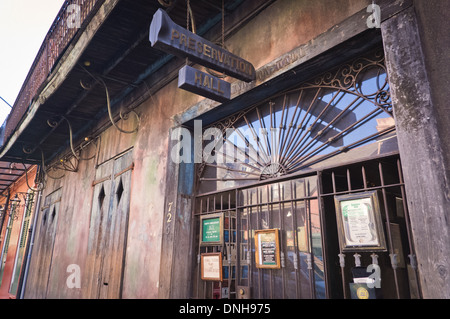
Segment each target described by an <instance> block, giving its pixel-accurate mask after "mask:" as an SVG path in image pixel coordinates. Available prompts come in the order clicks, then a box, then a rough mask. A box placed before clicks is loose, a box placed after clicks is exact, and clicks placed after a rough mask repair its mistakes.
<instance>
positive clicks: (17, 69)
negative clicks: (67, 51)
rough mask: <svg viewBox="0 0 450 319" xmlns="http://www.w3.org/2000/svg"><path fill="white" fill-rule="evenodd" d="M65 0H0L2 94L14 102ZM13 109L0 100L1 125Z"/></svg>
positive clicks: (0, 85)
mask: <svg viewBox="0 0 450 319" xmlns="http://www.w3.org/2000/svg"><path fill="white" fill-rule="evenodd" d="M63 3H64V0H0V96H1V97H3V98H4V99H5V100H6V101H8V103H9V104H11V105H13V104H14V101H15V100H16V97H17V95H18V94H19V91H20V89H21V87H22V84H23V82H24V81H25V78H26V76H27V74H28V71H29V70H30V67H31V64H32V63H33V61H34V58H35V57H36V54H37V53H38V51H39V48H40V47H41V44H42V42H43V40H44V38H45V36H46V35H47V32H48V30H49V29H50V26H51V25H52V23H53V20H54V19H55V18H56V15H57V14H58V12H59V9H60V8H61V7H62V5H63ZM10 110H11V108H10V107H9V106H8V105H7V104H6V103H5V102H3V101H2V100H1V99H0V126H1V124H2V123H3V122H4V120H5V118H6V116H7V115H8V114H9V112H10Z"/></svg>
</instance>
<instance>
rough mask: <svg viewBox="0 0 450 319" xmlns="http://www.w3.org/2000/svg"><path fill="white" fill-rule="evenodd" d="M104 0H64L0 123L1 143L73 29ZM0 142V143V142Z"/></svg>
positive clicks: (81, 24)
mask: <svg viewBox="0 0 450 319" xmlns="http://www.w3.org/2000/svg"><path fill="white" fill-rule="evenodd" d="M103 2H104V0H68V1H65V2H64V4H63V5H62V7H61V9H60V11H59V12H58V15H57V16H56V18H55V20H54V21H53V24H52V26H51V27H50V30H49V31H48V33H47V35H46V37H45V39H44V41H43V43H42V45H41V48H40V49H39V52H38V54H37V56H36V58H35V60H34V62H33V65H32V66H31V69H30V71H29V72H28V75H27V77H26V79H25V81H24V83H23V85H22V88H21V90H20V92H19V94H18V96H17V99H16V101H15V103H14V105H13V108H12V110H11V113H10V115H9V117H8V118H7V120H6V123H4V138H3V140H2V141H0V142H3V143H4V142H5V141H7V139H8V138H9V137H10V136H11V134H12V133H13V132H14V130H15V129H16V127H17V126H18V125H19V123H20V121H21V120H22V117H23V115H24V114H25V113H26V111H27V109H28V108H29V107H30V105H31V103H32V101H33V99H35V97H36V96H37V94H38V93H39V91H40V88H41V86H42V85H43V84H44V82H45V81H46V79H47V77H48V75H49V74H50V72H51V71H52V68H53V67H54V66H55V64H56V62H57V61H58V58H59V57H60V56H61V55H62V54H63V53H64V51H65V50H66V48H67V47H68V45H69V43H70V42H71V40H72V39H73V38H74V37H75V35H76V34H77V32H78V31H79V30H80V29H81V28H82V27H83V26H84V25H85V22H86V21H88V19H90V17H91V14H93V13H94V12H95V11H96V10H94V9H95V8H98V6H99V5H101V3H103ZM3 143H0V145H1V144H3Z"/></svg>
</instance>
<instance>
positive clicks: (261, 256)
mask: <svg viewBox="0 0 450 319" xmlns="http://www.w3.org/2000/svg"><path fill="white" fill-rule="evenodd" d="M278 237H279V235H278V229H264V230H255V258H256V267H257V268H269V269H279V268H280V242H279V239H278Z"/></svg>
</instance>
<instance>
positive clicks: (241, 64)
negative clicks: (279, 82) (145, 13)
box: [149, 9, 256, 82]
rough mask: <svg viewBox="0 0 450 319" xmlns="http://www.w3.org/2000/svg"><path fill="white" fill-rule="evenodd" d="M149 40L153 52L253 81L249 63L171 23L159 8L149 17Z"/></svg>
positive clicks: (253, 72)
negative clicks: (176, 57)
mask: <svg viewBox="0 0 450 319" xmlns="http://www.w3.org/2000/svg"><path fill="white" fill-rule="evenodd" d="M149 40H150V43H151V45H152V47H154V48H156V49H159V50H161V51H164V52H167V53H170V54H173V55H176V56H179V57H188V58H189V59H190V60H192V61H193V62H196V63H198V64H200V65H203V66H205V67H208V68H210V69H213V70H216V71H219V72H223V73H225V74H226V75H229V76H232V77H234V78H236V79H239V80H243V81H246V82H251V81H253V80H255V78H256V72H255V68H254V67H253V65H252V64H251V63H250V62H248V61H246V60H244V59H242V58H240V57H238V56H236V55H234V54H232V53H231V52H229V51H227V50H225V49H223V48H222V47H220V46H218V45H216V44H214V43H212V42H210V41H208V40H205V39H203V38H202V37H200V36H198V35H196V34H194V33H192V32H190V31H189V30H186V29H185V28H182V27H180V26H179V25H177V24H175V23H174V22H173V21H172V20H171V19H170V17H169V15H168V14H167V13H166V12H165V11H164V10H162V9H158V11H156V13H155V14H154V15H153V20H152V22H151V24H150V35H149Z"/></svg>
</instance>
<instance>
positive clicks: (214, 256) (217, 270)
mask: <svg viewBox="0 0 450 319" xmlns="http://www.w3.org/2000/svg"><path fill="white" fill-rule="evenodd" d="M201 268H202V280H212V281H222V253H221V252H220V253H207V254H201Z"/></svg>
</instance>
